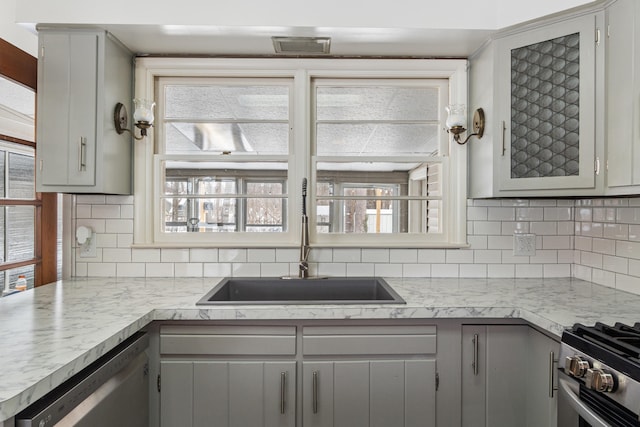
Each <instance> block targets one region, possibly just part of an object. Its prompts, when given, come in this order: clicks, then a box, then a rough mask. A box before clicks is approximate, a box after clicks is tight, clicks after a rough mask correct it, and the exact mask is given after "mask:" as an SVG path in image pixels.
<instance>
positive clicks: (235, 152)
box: [134, 58, 466, 247]
mask: <svg viewBox="0 0 640 427" xmlns="http://www.w3.org/2000/svg"><path fill="white" fill-rule="evenodd" d="M137 68H138V71H139V72H138V76H139V78H138V80H137V88H136V91H137V96H138V97H146V98H154V100H155V102H156V103H157V105H158V111H157V113H158V114H157V115H156V117H157V120H156V125H155V127H154V128H153V132H152V133H150V139H151V138H153V141H154V143H153V144H151V143H147V144H146V145H142V146H140V145H138V147H137V149H136V150H137V152H136V170H138V171H140V172H139V173H137V175H136V198H135V203H136V209H137V212H139V213H140V214H139V215H138V214H137V215H136V216H135V217H136V226H135V227H134V229H135V231H134V241H135V243H136V244H138V243H139V244H144V245H148V244H151V245H160V246H162V245H165V244H166V245H172V246H175V245H184V246H213V247H217V246H239V247H252V246H257V247H260V246H265V247H270V246H271V247H272V246H295V245H298V244H299V239H300V228H301V223H302V221H301V211H302V209H301V207H302V202H303V200H302V194H301V193H302V189H301V183H302V180H303V178H307V179H308V180H309V185H308V187H307V188H308V197H307V198H306V204H307V213H308V215H309V224H311V227H310V228H311V229H310V235H311V244H312V245H324V246H354V245H362V246H384V247H392V246H396V247H456V246H461V245H464V244H466V242H465V240H466V220H465V219H466V216H465V214H466V213H465V209H466V184H465V181H466V151H465V150H466V147H463V146H456V145H457V144H454V146H452V145H451V144H450V143H449V138H448V134H447V133H446V131H445V130H444V125H443V123H444V115H445V112H444V106H445V105H446V104H449V103H454V102H465V98H466V62H465V61H459V60H447V61H429V60H384V61H382V60H378V61H376V60H335V59H334V60H330V59H329V60H299V59H296V60H285V59H280V60H278V59H264V60H259V59H246V60H241V59H200V60H194V59H189V60H181V59H176V58H174V59H169V58H142V59H138V63H137ZM149 177H153V178H151V179H150V178H149ZM147 211H149V212H148V214H145V212H147ZM142 218H149V219H151V220H149V221H146V220H144V219H142Z"/></svg>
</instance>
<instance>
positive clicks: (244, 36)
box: [104, 25, 492, 57]
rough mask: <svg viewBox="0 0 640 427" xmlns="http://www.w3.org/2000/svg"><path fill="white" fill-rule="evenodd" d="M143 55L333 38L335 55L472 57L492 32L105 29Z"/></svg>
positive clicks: (256, 48)
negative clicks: (288, 39)
mask: <svg viewBox="0 0 640 427" xmlns="http://www.w3.org/2000/svg"><path fill="white" fill-rule="evenodd" d="M104 27H105V28H106V29H107V30H108V31H110V32H111V33H112V34H114V35H115V36H116V37H117V38H118V39H119V40H120V41H122V42H123V43H124V44H125V45H126V46H127V47H129V49H131V50H132V51H133V52H134V53H137V54H192V55H274V54H275V51H274V48H273V43H272V41H271V37H275V36H283V35H286V36H294V37H331V53H330V54H331V55H337V56H418V57H467V56H469V55H470V54H471V53H473V52H474V51H475V50H477V49H478V48H479V47H480V45H482V43H483V42H484V41H485V40H487V38H489V36H490V35H491V33H492V31H490V30H444V29H410V28H345V27H323V28H306V27H216V26H180V25H104Z"/></svg>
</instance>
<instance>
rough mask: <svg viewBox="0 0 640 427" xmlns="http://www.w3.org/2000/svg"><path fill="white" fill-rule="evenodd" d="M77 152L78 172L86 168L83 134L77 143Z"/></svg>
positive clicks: (85, 146)
mask: <svg viewBox="0 0 640 427" xmlns="http://www.w3.org/2000/svg"><path fill="white" fill-rule="evenodd" d="M78 148H79V151H80V152H79V153H78V170H79V171H80V172H82V171H85V170H87V161H86V157H87V149H86V148H87V138H85V137H84V136H81V137H80V144H79V145H78Z"/></svg>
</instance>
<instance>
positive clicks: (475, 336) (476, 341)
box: [471, 334, 480, 375]
mask: <svg viewBox="0 0 640 427" xmlns="http://www.w3.org/2000/svg"><path fill="white" fill-rule="evenodd" d="M471 341H472V342H473V362H472V363H471V366H473V375H478V345H479V341H480V340H479V339H478V334H473V339H472V340H471Z"/></svg>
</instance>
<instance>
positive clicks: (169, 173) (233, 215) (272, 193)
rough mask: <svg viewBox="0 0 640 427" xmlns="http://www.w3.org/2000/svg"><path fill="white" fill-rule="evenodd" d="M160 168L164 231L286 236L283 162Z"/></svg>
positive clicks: (178, 163)
mask: <svg viewBox="0 0 640 427" xmlns="http://www.w3.org/2000/svg"><path fill="white" fill-rule="evenodd" d="M163 164H164V166H165V168H166V169H165V177H166V181H165V185H164V189H165V191H164V194H165V195H166V196H169V197H165V198H163V206H164V227H163V229H164V231H165V232H168V233H175V232H284V231H286V216H285V211H286V196H287V195H286V193H285V189H286V179H287V170H286V169H287V162H286V161H273V162H204V161H203V162H181V161H165V162H163ZM175 196H179V197H175ZM251 196H254V197H251Z"/></svg>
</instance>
